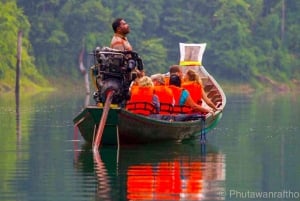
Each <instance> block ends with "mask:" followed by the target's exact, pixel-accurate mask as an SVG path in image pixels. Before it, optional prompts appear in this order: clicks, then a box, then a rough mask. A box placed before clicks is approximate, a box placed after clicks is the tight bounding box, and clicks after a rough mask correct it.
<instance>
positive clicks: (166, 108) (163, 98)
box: [151, 74, 175, 114]
mask: <svg viewBox="0 0 300 201" xmlns="http://www.w3.org/2000/svg"><path fill="white" fill-rule="evenodd" d="M151 79H152V82H153V84H154V93H155V94H156V95H157V96H158V98H159V102H160V112H159V113H160V114H170V113H172V110H173V106H174V103H175V100H174V96H173V92H172V90H171V89H170V88H169V87H167V86H165V80H164V75H163V74H155V75H152V76H151Z"/></svg>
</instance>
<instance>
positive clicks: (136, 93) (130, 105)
mask: <svg viewBox="0 0 300 201" xmlns="http://www.w3.org/2000/svg"><path fill="white" fill-rule="evenodd" d="M152 101H153V87H139V86H138V87H134V88H133V89H132V90H131V97H130V100H129V101H127V103H126V109H127V110H129V111H132V112H133V113H136V114H142V115H149V114H153V113H155V111H156V109H155V107H154V105H153V102H152Z"/></svg>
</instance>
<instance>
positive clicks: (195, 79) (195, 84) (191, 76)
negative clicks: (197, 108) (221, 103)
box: [181, 69, 217, 110]
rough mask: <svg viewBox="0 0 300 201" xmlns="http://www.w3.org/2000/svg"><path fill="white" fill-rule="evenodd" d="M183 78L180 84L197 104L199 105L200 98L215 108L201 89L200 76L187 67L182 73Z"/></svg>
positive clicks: (200, 102)
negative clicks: (184, 72)
mask: <svg viewBox="0 0 300 201" xmlns="http://www.w3.org/2000/svg"><path fill="white" fill-rule="evenodd" d="M183 80H184V82H183V83H182V85H181V86H182V87H183V88H184V89H187V90H188V91H189V92H190V95H191V97H192V98H193V100H194V101H195V102H196V103H197V104H199V105H201V104H202V100H204V102H205V103H206V104H207V105H208V106H209V107H211V108H213V109H214V110H217V107H216V106H215V104H214V103H213V102H212V101H211V100H210V99H209V98H208V97H207V95H206V93H205V91H204V89H203V84H202V81H201V78H200V77H199V75H198V74H197V73H196V72H195V71H193V70H191V69H189V70H188V71H187V72H186V74H185V75H184V78H183Z"/></svg>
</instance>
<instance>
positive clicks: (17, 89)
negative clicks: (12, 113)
mask: <svg viewBox="0 0 300 201" xmlns="http://www.w3.org/2000/svg"><path fill="white" fill-rule="evenodd" d="M21 55H22V31H19V33H18V41H17V64H16V86H15V98H16V130H17V142H18V144H20V141H21V127H20V71H21Z"/></svg>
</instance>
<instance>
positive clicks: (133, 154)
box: [0, 93, 300, 201]
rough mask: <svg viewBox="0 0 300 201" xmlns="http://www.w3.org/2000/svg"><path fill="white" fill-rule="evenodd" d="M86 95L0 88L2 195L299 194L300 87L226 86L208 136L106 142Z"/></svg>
mask: <svg viewBox="0 0 300 201" xmlns="http://www.w3.org/2000/svg"><path fill="white" fill-rule="evenodd" d="M85 102H86V99H85V97H84V95H82V96H81V95H78V94H77V95H74V94H70V95H64V96H63V95H59V94H56V93H54V94H48V95H47V94H39V95H36V96H33V97H24V95H21V97H20V100H19V107H16V100H15V97H14V96H4V95H0V139H1V140H0V159H1V161H0V200H1V201H16V200H19V201H35V200H36V201H47V200H51V201H53V200H55V201H60V200H61V201H68V200H70V201H73V200H79V201H85V200H88V201H91V200H93V201H94V200H95V201H96V200H97V201H98V200H300V157H299V152H300V146H299V145H300V135H299V133H300V128H299V125H300V124H299V120H300V107H299V105H300V100H299V94H295V95H293V94H288V95H286V96H285V95H284V94H276V95H273V96H270V95H266V94H263V95H252V96H246V95H228V94H227V105H226V108H225V111H224V115H223V118H222V119H221V121H220V122H219V124H218V125H217V127H216V128H215V129H213V130H212V131H211V132H210V133H208V135H207V138H208V141H207V143H206V145H205V146H204V145H201V144H200V142H199V141H198V140H195V141H191V142H186V143H184V144H176V143H164V144H154V145H144V146H127V147H121V148H119V149H117V148H116V147H102V148H101V151H100V152H99V154H94V155H93V153H92V151H91V147H89V146H87V145H86V144H85V143H84V141H83V139H82V138H81V136H80V134H79V133H78V131H77V130H76V129H74V126H73V122H72V119H73V117H74V116H75V115H76V114H77V113H78V112H79V110H80V109H81V108H82V107H83V105H84V104H85Z"/></svg>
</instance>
